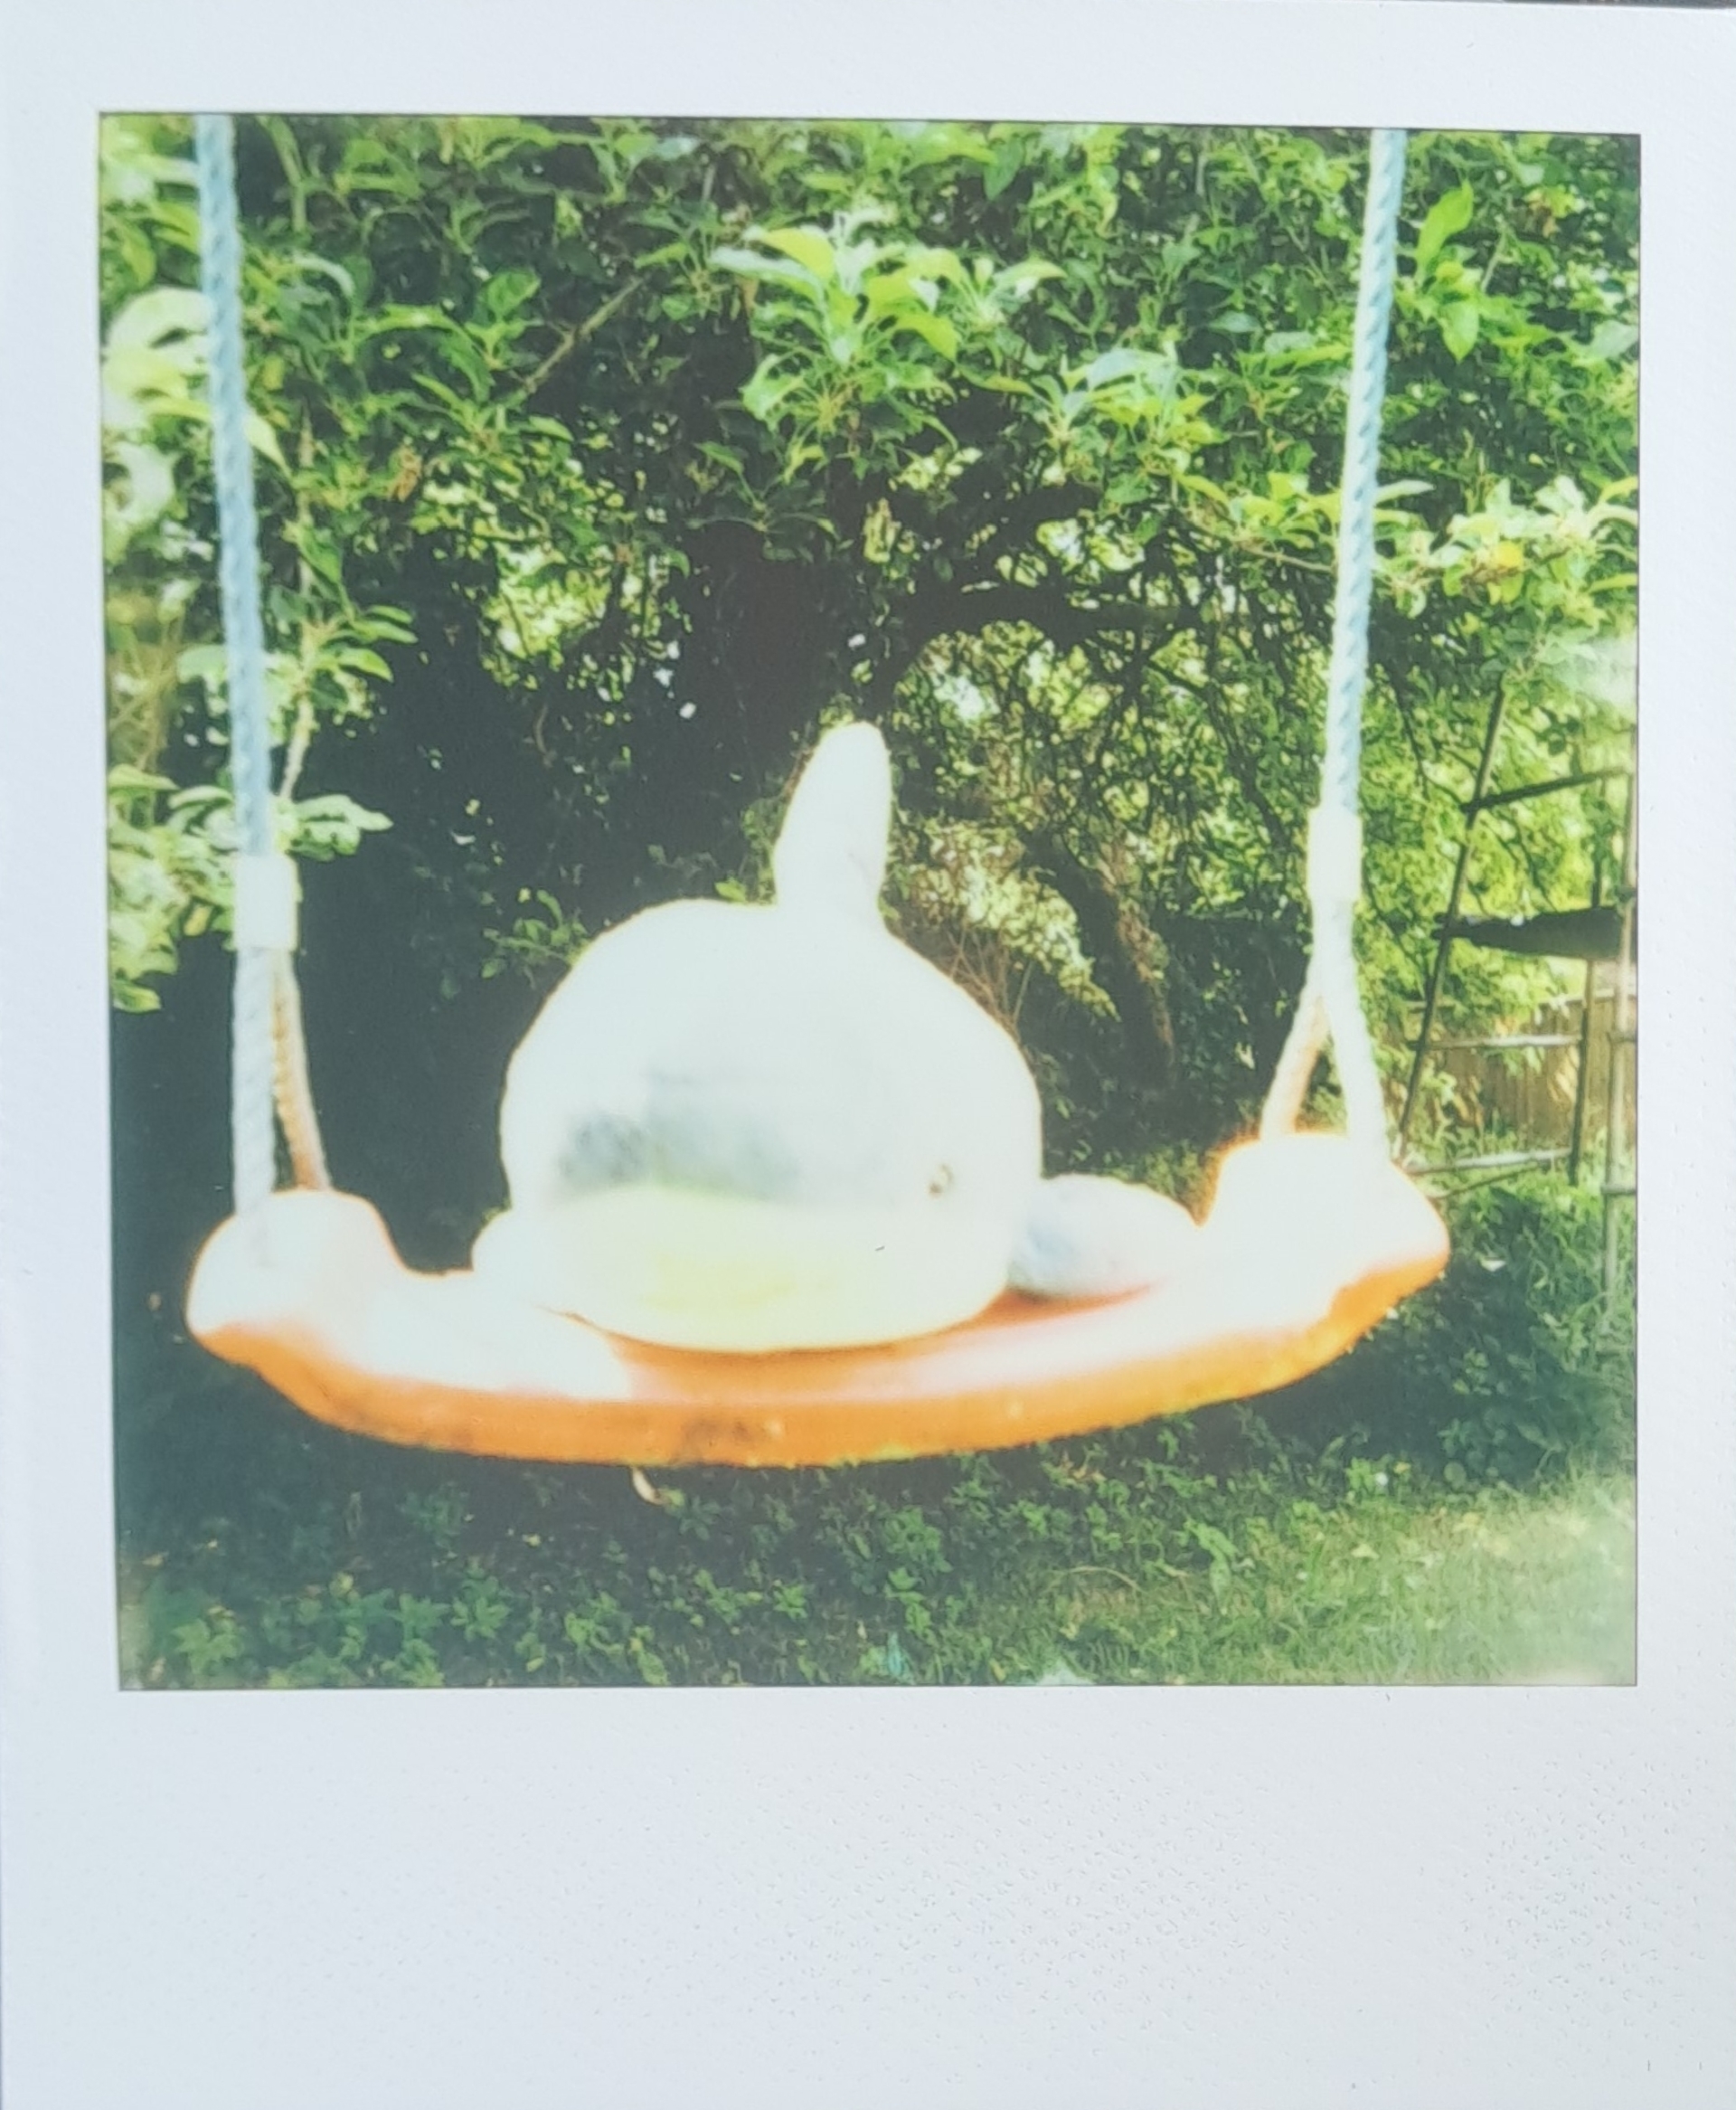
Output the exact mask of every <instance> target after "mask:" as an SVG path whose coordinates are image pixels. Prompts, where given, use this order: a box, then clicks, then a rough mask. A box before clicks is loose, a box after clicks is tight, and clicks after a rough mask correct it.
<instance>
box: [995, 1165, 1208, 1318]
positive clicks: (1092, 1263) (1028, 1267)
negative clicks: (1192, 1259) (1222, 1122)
mask: <svg viewBox="0 0 1736 2110" xmlns="http://www.w3.org/2000/svg"><path fill="white" fill-rule="evenodd" d="M1198 1236H1199V1225H1197V1224H1196V1223H1195V1222H1194V1219H1193V1217H1192V1216H1189V1215H1188V1213H1187V1211H1186V1210H1185V1209H1184V1208H1183V1207H1182V1206H1181V1204H1180V1203H1179V1202H1173V1201H1171V1200H1170V1199H1169V1198H1168V1197H1167V1196H1165V1195H1161V1194H1157V1193H1155V1192H1154V1191H1153V1190H1152V1188H1150V1187H1135V1186H1133V1185H1132V1184H1130V1183H1129V1182H1128V1181H1126V1180H1121V1179H1100V1178H1090V1177H1088V1176H1086V1175H1084V1174H1081V1173H1066V1174H1063V1175H1062V1176H1061V1178H1058V1179H1045V1180H1044V1181H1043V1183H1042V1184H1041V1186H1040V1187H1038V1188H1037V1190H1036V1192H1035V1194H1034V1195H1033V1198H1032V1203H1031V1207H1030V1211H1029V1213H1028V1215H1027V1216H1026V1218H1025V1223H1024V1230H1023V1232H1022V1233H1021V1235H1020V1237H1019V1241H1018V1244H1017V1245H1016V1246H1015V1247H1014V1254H1013V1264H1012V1267H1011V1269H1010V1270H1009V1271H1008V1278H1007V1279H1008V1281H1009V1282H1010V1283H1011V1284H1012V1286H1013V1288H1014V1289H1015V1290H1021V1291H1023V1292H1024V1294H1025V1295H1026V1296H1028V1297H1046V1298H1093V1297H1119V1296H1125V1295H1127V1293H1128V1292H1132V1291H1134V1290H1146V1289H1154V1288H1156V1286H1157V1285H1158V1284H1159V1283H1161V1282H1165V1281H1166V1280H1167V1279H1168V1278H1169V1277H1170V1276H1171V1275H1173V1274H1174V1273H1175V1272H1176V1270H1177V1269H1178V1268H1179V1267H1181V1266H1182V1265H1183V1264H1184V1262H1185V1261H1186V1259H1187V1258H1188V1256H1189V1254H1191V1252H1192V1251H1193V1247H1194V1240H1195V1239H1196V1238H1197V1237H1198Z"/></svg>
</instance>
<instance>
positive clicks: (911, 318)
mask: <svg viewBox="0 0 1736 2110" xmlns="http://www.w3.org/2000/svg"><path fill="white" fill-rule="evenodd" d="M897 326H898V327H899V328H900V329H901V330H908V331H910V333H912V334H913V335H914V336H919V337H921V338H924V339H925V340H926V341H927V342H928V343H929V344H930V345H933V346H934V348H935V350H936V351H937V352H939V355H940V356H941V357H942V358H943V359H956V358H957V357H958V331H957V330H956V329H954V327H953V326H952V325H951V324H950V323H949V322H948V320H947V318H946V317H945V316H944V315H930V314H929V312H928V310H927V309H926V308H906V309H904V310H902V311H901V314H900V315H899V317H898V323H897Z"/></svg>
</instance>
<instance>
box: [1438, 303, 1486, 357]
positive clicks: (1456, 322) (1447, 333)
mask: <svg viewBox="0 0 1736 2110" xmlns="http://www.w3.org/2000/svg"><path fill="white" fill-rule="evenodd" d="M1482 326H1483V310H1482V308H1479V307H1478V305H1477V302H1476V301H1475V300H1455V301H1454V302H1453V303H1452V304H1451V305H1450V306H1449V307H1448V308H1442V309H1441V311H1440V341H1441V343H1442V344H1443V345H1446V347H1447V349H1448V351H1449V352H1450V353H1451V354H1452V355H1453V357H1454V358H1455V359H1462V358H1464V356H1465V355H1466V354H1467V352H1468V351H1469V350H1470V348H1471V346H1472V345H1474V344H1476V342H1477V332H1478V330H1479V329H1481V327H1482Z"/></svg>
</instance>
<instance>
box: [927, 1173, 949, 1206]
mask: <svg viewBox="0 0 1736 2110" xmlns="http://www.w3.org/2000/svg"><path fill="white" fill-rule="evenodd" d="M951 1185H952V1167H951V1166H950V1165H937V1166H936V1167H935V1169H934V1170H933V1171H932V1172H930V1173H929V1193H930V1194H931V1195H933V1196H934V1197H936V1198H937V1200H938V1199H939V1197H940V1196H941V1195H943V1194H945V1193H946V1191H947V1189H948V1187H950V1186H951Z"/></svg>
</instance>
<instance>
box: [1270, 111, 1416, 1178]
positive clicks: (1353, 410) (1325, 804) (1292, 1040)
mask: <svg viewBox="0 0 1736 2110" xmlns="http://www.w3.org/2000/svg"><path fill="white" fill-rule="evenodd" d="M1404 150H1405V137H1404V134H1403V133H1402V132H1394V131H1378V132H1375V133H1374V134H1373V137H1372V138H1371V141H1370V152H1369V181H1368V198H1367V203H1366V205H1365V208H1364V212H1363V247H1362V258H1361V264H1360V272H1359V279H1358V284H1357V293H1356V321H1355V327H1354V336H1353V339H1352V345H1351V368H1350V401H1349V409H1348V414H1347V418H1346V424H1345V433H1344V480H1343V484H1342V487H1341V496H1340V499H1339V512H1338V544H1337V572H1338V578H1337V592H1336V596H1335V601H1334V606H1333V625H1332V661H1331V667H1330V671H1329V673H1328V677H1327V683H1326V752H1325V756H1324V759H1323V761H1322V765H1321V772H1320V804H1319V806H1318V807H1317V808H1316V810H1315V812H1314V814H1313V815H1312V816H1311V818H1310V825H1309V832H1308V910H1309V917H1310V921H1311V923H1312V948H1311V951H1310V955H1309V960H1308V971H1307V978H1306V979H1305V981H1304V983H1303V987H1302V994H1301V998H1300V999H1299V1001H1298V1003H1297V1013H1296V1017H1295V1018H1294V1020H1293V1021H1292V1023H1291V1026H1290V1031H1289V1036H1288V1039H1287V1040H1286V1042H1285V1045H1284V1052H1283V1054H1282V1055H1280V1056H1279V1058H1278V1068H1277V1071H1276V1074H1274V1076H1273V1079H1272V1085H1271V1090H1270V1091H1269V1093H1268V1094H1267V1099H1266V1107H1265V1112H1264V1113H1263V1115H1262V1116H1261V1120H1260V1133H1261V1135H1262V1136H1265V1137H1268V1138H1270V1137H1274V1136H1280V1135H1287V1134H1288V1133H1289V1131H1291V1130H1292V1129H1293V1128H1294V1127H1295V1125H1296V1121H1297V1116H1298V1114H1299V1113H1300V1112H1301V1109H1302V1103H1303V1102H1304V1100H1305V1099H1306V1098H1307V1090H1308V1084H1309V1083H1310V1081H1311V1079H1312V1077H1313V1075H1314V1068H1315V1064H1316V1062H1317V1061H1318V1060H1319V1057H1320V1055H1321V1054H1322V1053H1323V1052H1324V1050H1325V1048H1326V1045H1327V1043H1328V1041H1330V1044H1331V1046H1332V1050H1333V1055H1334V1061H1335V1066H1336V1068H1337V1072H1338V1081H1339V1087H1340V1089H1341V1091H1342V1092H1343V1093H1344V1124H1345V1127H1346V1129H1347V1130H1348V1131H1349V1133H1350V1134H1351V1136H1352V1137H1354V1138H1355V1139H1357V1140H1362V1141H1366V1142H1367V1143H1369V1144H1370V1145H1371V1146H1375V1147H1378V1148H1379V1150H1381V1152H1382V1155H1384V1154H1385V1152H1386V1149H1387V1134H1386V1105H1385V1100H1384V1097H1383V1095H1382V1091H1381V1080H1380V1073H1379V1071H1378V1069H1377V1068H1376V1066H1375V1062H1374V1049H1373V1042H1372V1041H1371V1039H1370V1037H1369V1032H1368V1021H1367V1019H1366V1017H1364V1015H1363V1002H1362V992H1361V989H1360V988H1359V986H1358V983H1357V979H1356V955H1355V945H1354V931H1355V916H1356V904H1357V901H1358V899H1359V898H1360V896H1361V894H1362V830H1361V823H1360V820H1359V818H1358V800H1359V786H1360V778H1361V771H1362V714H1363V690H1364V688H1365V686H1366V685H1367V679H1368V629H1369V611H1370V607H1371V604H1372V601H1373V578H1374V492H1375V487H1376V480H1377V478H1378V476H1379V470H1380V451H1381V412H1382V406H1383V404H1384V402H1385V397H1386V348H1387V332H1388V328H1389V326H1390V322H1391V317H1392V284H1393V279H1394V276H1395V273H1396V270H1397V260H1398V226H1399V205H1400V202H1401V196H1402V194H1403V190H1404Z"/></svg>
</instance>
